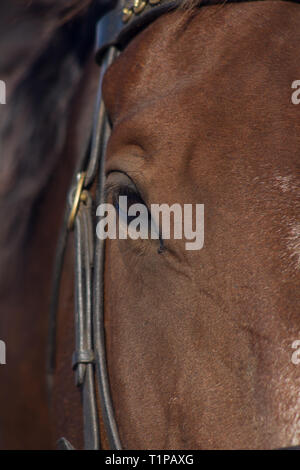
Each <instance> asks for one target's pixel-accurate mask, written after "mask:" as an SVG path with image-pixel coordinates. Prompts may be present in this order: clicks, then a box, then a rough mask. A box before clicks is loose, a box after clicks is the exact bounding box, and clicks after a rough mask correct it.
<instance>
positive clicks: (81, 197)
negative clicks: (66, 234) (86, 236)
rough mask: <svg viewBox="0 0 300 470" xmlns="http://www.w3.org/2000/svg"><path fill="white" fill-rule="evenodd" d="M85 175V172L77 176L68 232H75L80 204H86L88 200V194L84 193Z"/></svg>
mask: <svg viewBox="0 0 300 470" xmlns="http://www.w3.org/2000/svg"><path fill="white" fill-rule="evenodd" d="M85 175H86V173H85V172H84V171H83V172H82V173H78V175H77V186H76V188H75V194H74V198H73V204H72V207H71V211H70V215H69V219H68V230H73V228H74V222H75V218H76V214H77V211H78V208H79V204H80V202H85V201H86V200H87V194H86V193H85V192H84V191H83V188H84V180H85Z"/></svg>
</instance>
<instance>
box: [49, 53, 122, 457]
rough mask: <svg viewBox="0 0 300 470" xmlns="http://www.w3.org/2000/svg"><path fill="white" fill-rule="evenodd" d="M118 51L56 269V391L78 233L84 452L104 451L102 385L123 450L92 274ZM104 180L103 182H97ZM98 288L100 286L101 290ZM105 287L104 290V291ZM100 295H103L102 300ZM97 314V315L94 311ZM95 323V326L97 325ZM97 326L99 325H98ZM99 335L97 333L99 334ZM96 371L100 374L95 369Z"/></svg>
mask: <svg viewBox="0 0 300 470" xmlns="http://www.w3.org/2000/svg"><path fill="white" fill-rule="evenodd" d="M117 54H118V51H117V50H116V49H115V48H114V47H111V48H109V49H108V50H107V51H106V53H105V56H104V57H103V61H102V65H101V76H100V81H99V92H98V99H97V106H96V113H95V118H94V126H93V133H92V144H91V150H90V152H89V158H88V159H87V162H82V163H81V164H80V165H79V167H78V168H77V175H76V178H74V179H75V181H74V184H73V185H72V189H71V191H70V193H69V198H68V199H69V203H68V207H67V210H66V214H65V220H64V224H63V227H62V230H61V234H60V239H59V244H58V248H57V256H56V261H55V269H54V280H53V296H52V302H51V311H50V337H49V351H48V368H47V369H48V370H47V372H48V374H47V377H48V386H49V388H50V389H51V388H52V382H53V374H54V371H55V365H56V364H55V355H56V347H55V346H56V321H57V309H58V302H59V294H60V280H61V273H62V268H63V261H64V254H65V248H66V244H67V240H68V233H69V231H70V230H74V235H75V336H76V339H75V342H76V350H75V352H74V354H73V369H74V371H75V382H76V385H77V386H78V387H80V388H81V390H82V407H83V421H84V448H85V449H95V450H96V449H100V447H101V443H100V432H99V421H98V410H97V399H96V383H95V372H96V377H97V384H98V389H99V393H100V398H101V408H102V410H101V413H102V417H103V420H104V423H105V425H106V432H107V435H108V437H109V442H110V446H111V448H113V449H121V444H120V439H119V436H118V431H117V426H116V423H115V419H114V413H113V407H112V403H111V398H110V389H109V382H108V374H107V366H106V357H105V356H106V355H105V338H104V324H103V299H102V296H103V292H102V288H101V285H102V281H101V282H100V281H99V280H98V279H93V278H92V275H93V272H95V270H94V269H93V264H94V259H93V257H94V254H95V255H96V264H97V265H99V264H100V267H99V268H96V271H97V270H98V271H99V272H96V274H97V276H96V278H98V277H99V275H100V276H101V279H102V274H100V272H101V273H103V266H102V263H103V262H104V261H103V257H101V258H100V259H98V257H97V253H99V252H102V251H103V247H102V246H101V244H100V246H99V243H98V241H97V242H96V250H94V244H95V240H94V238H95V233H94V232H95V230H94V224H93V219H92V214H91V211H92V200H91V196H90V194H89V189H90V187H91V185H92V184H93V183H94V182H95V181H96V179H98V181H99V182H98V190H97V191H98V196H97V198H96V200H97V201H100V199H101V198H102V197H103V196H102V194H103V182H104V179H103V175H104V171H103V165H104V155H105V150H106V143H107V140H108V137H109V133H110V127H109V124H108V120H107V116H106V113H105V107H104V103H103V100H102V93H101V89H102V79H103V75H104V73H105V71H106V69H107V68H108V67H109V65H110V64H111V63H112V62H113V61H114V59H115V57H116V56H117ZM97 177H98V178H97ZM96 286H97V288H96ZM99 289H100V290H99ZM93 291H95V293H96V296H95V297H96V298H97V301H96V302H95V303H94V307H93V297H94V296H93ZM97 293H98V294H99V295H98V296H97ZM93 310H94V312H93ZM93 322H94V325H93ZM95 324H96V325H97V326H95ZM95 331H97V333H96V334H95V337H93V332H94V333H95ZM95 369H96V371H95ZM58 448H59V449H67V450H72V449H73V446H72V445H71V444H70V442H69V441H68V440H67V439H66V438H61V439H60V440H59V442H58Z"/></svg>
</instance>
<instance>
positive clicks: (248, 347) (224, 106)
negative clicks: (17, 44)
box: [0, 0, 300, 449]
mask: <svg viewBox="0 0 300 470" xmlns="http://www.w3.org/2000/svg"><path fill="white" fill-rule="evenodd" d="M115 7H116V2H111V4H109V2H108V4H106V5H105V8H104V9H103V10H111V9H112V11H113V13H114V14H115V10H114V8H115ZM122 7H124V5H122ZM99 13H100V16H102V15H104V14H105V12H104V11H100V12H99ZM119 13H121V15H122V22H123V26H122V28H123V29H121V30H120V32H119V35H118V39H117V42H114V41H113V42H110V41H109V46H110V48H109V49H108V52H105V50H104V49H103V47H102V46H103V45H102V44H101V47H100V48H98V51H97V60H98V61H99V62H100V65H101V67H100V69H102V75H101V82H100V89H101V90H100V97H101V98H102V101H101V100H99V99H98V104H97V106H96V113H95V123H96V124H94V131H93V133H92V139H91V128H92V127H93V126H92V122H91V116H92V108H93V105H94V104H95V101H96V98H95V96H96V87H97V83H98V70H97V66H95V65H94V64H93V63H92V60H90V61H87V62H85V63H84V65H83V66H82V67H83V68H82V70H83V71H82V73H81V80H80V85H81V86H80V87H79V90H80V91H79V92H78V90H77V92H78V95H76V96H75V95H73V96H72V98H73V103H72V104H73V107H72V109H71V112H70V116H72V119H70V120H69V123H68V125H69V128H68V132H67V131H66V132H65V135H64V139H62V140H63V144H64V145H61V147H60V149H61V150H62V151H61V153H60V157H61V158H59V157H58V156H57V157H56V162H58V163H57V165H56V167H55V171H52V173H51V170H49V169H48V177H49V173H50V174H51V178H50V179H48V180H47V183H48V185H47V187H46V185H45V182H44V183H43V184H44V187H43V198H42V199H40V200H39V211H38V209H37V207H36V206H35V207H33V209H34V210H35V215H36V216H35V221H34V222H35V223H34V224H33V223H32V221H30V224H29V227H30V232H29V233H30V235H31V238H30V248H27V256H26V259H27V260H30V266H27V267H26V270H27V272H29V273H31V275H30V276H29V278H28V280H30V281H31V282H30V285H29V283H28V282H29V281H26V284H27V285H26V294H27V299H28V304H27V305H30V308H32V305H34V306H35V307H34V312H35V317H33V318H35V319H36V318H39V321H40V322H41V323H43V322H44V323H43V328H42V331H41V329H39V328H36V329H35V331H34V332H33V331H32V333H31V330H30V328H28V317H27V318H26V316H25V315H24V308H23V312H22V314H23V315H22V321H24V331H25V326H26V331H28V332H29V333H30V337H31V339H33V338H35V339H36V338H37V336H38V335H39V338H40V341H42V340H41V337H42V338H43V340H44V342H45V341H46V339H45V338H46V330H47V328H46V326H45V317H46V315H42V316H43V318H42V319H40V317H41V312H44V313H45V311H46V310H45V308H44V307H45V306H46V305H47V304H49V303H50V300H51V297H52V303H53V305H54V308H53V311H54V312H55V317H54V319H55V321H54V322H53V312H52V316H51V319H52V322H51V330H50V331H51V335H50V339H51V341H50V346H51V347H50V359H51V361H50V363H51V370H50V372H51V374H50V375H48V386H49V388H51V408H50V409H51V414H52V418H49V417H48V418H47V419H48V421H51V420H52V426H49V428H52V437H51V439H50V440H52V442H54V441H56V440H58V439H60V438H61V437H63V439H61V440H60V443H61V445H63V446H64V448H78V449H80V448H83V447H87V448H89V445H90V443H91V441H93V446H94V447H95V448H99V447H100V444H99V442H98V441H99V436H100V438H101V441H102V448H104V449H105V448H108V446H109V445H110V446H112V447H113V448H121V447H122V448H125V449H273V448H283V447H290V446H298V445H299V438H300V437H299V433H300V428H299V426H300V422H299V411H298V410H299V373H298V369H297V361H293V360H292V355H293V353H294V349H293V347H294V346H293V345H294V344H295V341H297V340H298V339H299V333H300V332H299V312H298V308H299V291H300V290H299V281H300V276H299V265H300V252H299V233H300V232H299V209H300V191H299V189H300V182H299V178H300V172H299V156H298V148H299V136H300V133H299V122H300V121H299V109H300V107H297V105H295V104H294V102H293V99H292V95H293V93H294V88H293V86H294V85H293V84H294V83H295V81H296V80H298V79H299V74H300V70H299V65H298V64H297V61H296V60H295V57H297V43H298V40H299V39H300V38H299V36H300V30H299V22H300V8H299V5H298V4H297V2H291V1H276V0H275V1H264V0H263V1H252V2H243V1H241V2H240V1H232V2H230V1H227V2H226V3H224V4H223V3H221V2H218V1H217V0H215V1H205V2H196V1H185V2H171V3H169V2H164V1H163V0H162V1H161V2H154V1H149V2H135V3H134V4H133V5H132V4H131V3H128V4H127V3H126V5H125V8H123V12H120V11H119ZM92 16H93V15H92ZM105 17H106V16H104V18H105ZM77 26H78V25H77ZM124 31H125V32H124ZM100 32H101V29H100ZM100 36H101V34H100ZM116 49H117V51H116ZM111 51H113V52H112V53H111ZM89 59H91V57H90V56H89ZM105 60H106V63H105ZM105 69H106V70H105ZM103 72H105V74H103ZM73 91H74V90H73ZM101 103H102V104H101ZM103 105H104V106H105V110H106V116H105V117H104V118H103V119H100V121H99V116H100V115H101V116H102V117H103V109H104V108H103ZM101 113H102V114H101ZM84 123H85V124H84ZM86 123H88V125H87V124H86ZM99 125H100V128H99ZM97 126H98V127H97ZM108 133H110V136H108ZM98 137H101V142H100V141H99V139H98ZM82 142H84V143H85V145H82ZM80 143H81V147H80ZM47 144H48V141H47ZM100 144H101V145H100ZM100 147H101V151H99V148H100ZM93 149H94V153H93V152H92V150H93ZM94 154H95V155H96V157H97V158H98V166H97V171H96V172H95V173H94V174H93V178H91V179H90V181H88V182H87V175H88V174H89V171H88V170H89V164H90V162H91V155H94ZM99 154H101V155H102V154H104V155H105V159H104V160H103V161H102V160H101V159H100V160H99ZM62 155H63V157H62ZM101 155H100V156H101ZM78 162H80V163H78ZM94 163H95V162H94ZM52 165H53V164H52ZM78 168H80V170H82V169H84V171H81V172H79V177H78V178H77V179H76V177H74V178H73V180H72V190H71V192H69V193H68V186H69V184H70V180H71V173H72V172H75V174H78ZM51 169H53V166H51ZM86 170H87V172H86ZM83 189H84V190H83ZM67 194H68V196H67ZM124 195H125V196H126V195H127V196H130V204H132V205H133V204H135V203H140V202H143V203H144V204H145V206H146V207H147V208H150V206H151V205H152V204H161V203H166V204H168V205H169V206H172V205H173V204H180V205H181V206H183V205H184V204H191V203H201V204H204V208H205V221H204V233H205V241H204V246H203V248H202V249H201V250H193V251H188V250H186V247H185V240H183V239H175V238H172V237H171V238H170V239H162V240H161V239H160V240H157V239H146V240H144V239H138V240H133V239H121V238H117V239H107V240H105V244H104V243H103V241H101V242H100V241H98V240H97V239H96V236H95V232H94V229H95V220H96V217H95V216H96V206H97V204H98V203H99V202H102V201H106V202H108V203H109V202H111V203H112V204H115V201H116V200H117V199H118V198H119V197H120V196H124ZM66 198H67V200H68V205H67V209H66V214H65V218H64V222H63V207H64V199H66ZM91 201H93V204H91ZM86 208H88V210H89V211H90V212H89V214H90V215H89V216H87V215H86V214H87V212H85V211H86V210H87V209H86ZM70 214H71V215H72V217H71V216H70ZM149 215H150V217H151V213H150V211H149ZM89 217H91V218H89ZM49 219H50V220H49ZM91 222H92V233H93V236H94V238H95V240H94V243H95V244H96V248H95V250H94V249H93V250H90V249H91V246H90V245H89V243H92V248H94V247H93V242H90V238H91V237H90V233H88V236H87V237H85V236H84V235H82V238H81V235H80V233H81V232H82V233H83V234H84V230H85V228H86V227H89V226H90V225H89V224H90V223H91ZM126 223H128V221H127V222H126ZM62 225H63V227H66V229H67V232H66V233H67V234H68V238H67V239H66V237H65V234H66V233H65V231H64V230H63V231H62V234H63V242H64V243H63V245H64V246H63V250H59V251H58V253H59V256H58V257H57V259H58V265H59V266H58V268H61V273H60V276H58V277H56V276H55V281H57V282H56V287H60V289H59V292H58V290H57V289H56V293H55V295H54V297H53V294H52V293H51V287H50V285H51V282H50V274H49V273H50V271H51V270H50V268H49V266H50V264H51V263H50V261H51V259H52V258H53V257H54V254H55V242H56V241H57V239H58V230H59V227H60V226H62ZM74 225H75V229H74ZM74 230H75V232H74ZM80 230H81V231H80ZM87 232H89V231H88V229H87ZM27 240H28V230H27ZM80 242H82V243H83V244H86V248H87V249H86V250H83V252H84V253H83V255H82V249H78V246H79V248H80ZM84 246H85V245H84ZM74 250H75V251H76V256H75V261H74ZM63 251H64V257H62V256H60V255H62V252H63ZM90 251H92V252H93V253H94V252H95V253H96V254H95V258H94V262H93V261H90V262H91V265H89V266H88V268H84V265H83V264H84V263H85V262H86V261H87V259H90ZM41 253H42V254H43V259H42V261H43V262H42V263H41V261H39V260H40V258H41ZM79 262H82V263H83V264H82V263H81V264H78V263H79ZM74 265H76V266H75V267H74ZM79 267H81V268H82V269H78V268H79ZM84 269H85V270H84ZM59 270H60V269H59ZM74 270H75V276H74ZM82 272H83V273H84V276H83V279H84V282H86V283H87V284H88V285H90V281H91V280H90V276H92V279H93V283H94V284H93V288H92V289H91V291H92V294H93V295H92V301H93V307H91V305H90V302H91V298H90V297H89V295H87V294H89V289H88V290H87V292H86V291H84V290H83V291H81V290H80V289H79V287H80V286H81V284H82V282H81V280H82V279H81V275H82ZM42 274H43V275H42ZM74 278H75V279H74ZM33 279H34V283H33V282H32V280H33ZM78 279H79V281H78ZM74 282H75V289H74ZM28 286H29V287H28ZM33 286H34V287H33ZM12 296H13V290H12ZM81 297H84V298H85V297H86V298H87V305H88V307H87V308H86V311H85V314H86V315H87V320H86V319H85V320H86V321H88V322H90V321H91V318H90V315H92V316H94V317H96V321H94V323H93V328H91V330H93V331H92V332H93V337H92V338H91V337H90V333H91V331H90V329H87V331H86V330H85V328H83V330H84V331H83V333H84V334H87V333H88V334H87V336H88V338H85V341H87V345H86V344H85V348H82V347H81V343H80V341H81V339H82V337H81V333H82V331H81V329H82V328H81V327H80V326H78V325H79V324H80V325H81V323H80V322H82V320H83V317H82V311H81V310H82V308H81V306H80V305H81V303H80V302H81ZM53 299H54V300H53ZM85 300H86V299H85ZM74 303H75V305H76V308H75V322H74ZM19 305H20V303H19ZM41 307H42V308H41ZM27 308H28V307H27ZM98 310H99V311H98ZM15 315H16V314H15ZM19 315H20V314H19ZM97 315H98V316H97ZM101 315H102V317H101ZM6 316H7V315H5V317H6ZM99 318H100V320H102V323H101V328H102V329H101V331H100V330H98V327H99V325H100V322H98V320H99ZM94 320H95V318H94ZM11 322H13V319H12V320H11ZM8 324H9V321H8ZM4 325H5V323H4ZM2 331H4V330H3V329H2V328H1V334H2ZM14 333H15V332H14ZM10 336H11V338H13V333H12V332H11V335H10ZM3 339H5V338H3ZM79 340H80V341H79ZM78 341H79V343H80V344H79V346H78V344H77V343H78ZM101 341H102V343H101ZM98 342H99V343H101V344H100V346H98ZM31 347H32V348H33V343H32V346H31ZM7 348H8V349H9V342H8V341H7ZM76 348H77V350H76V354H75V356H74V360H73V368H74V370H75V374H76V375H75V377H76V383H77V385H79V386H77V387H76V386H75V385H74V377H73V371H72V367H71V364H70V363H71V356H72V352H73V351H74V349H76ZM33 349H34V352H33V354H37V355H38V354H39V352H40V351H41V350H44V349H45V343H44V347H42V348H39V347H35V348H33ZM23 350H24V349H23ZM99 351H100V353H101V354H100V355H99V354H98V353H99ZM94 353H95V354H94ZM27 357H29V356H27ZM39 360H40V357H39ZM24 364H26V361H25V362H24V363H23V367H24V368H25V373H26V367H25V366H24ZM8 366H9V355H8V364H7V365H6V366H5V367H6V368H7V369H6V370H9V369H8ZM42 369H43V368H41V369H40V370H39V372H45V371H44V370H42ZM10 373H11V372H10ZM34 373H35V374H37V373H38V372H37V370H36V369H35V371H34ZM41 376H42V374H41ZM35 377H36V376H35ZM97 379H98V380H97ZM18 380H19V383H23V384H25V383H26V380H28V378H27V377H24V376H23V377H18ZM38 380H40V382H39V384H41V383H43V382H42V378H39V379H38ZM30 385H31V386H32V384H28V383H27V385H26V386H27V387H28V390H31V389H30ZM44 387H45V384H44ZM7 390H10V388H9V387H8V388H6V391H7ZM1 393H3V392H2V390H1ZM14 393H15V392H14ZM28 393H29V392H28ZM31 393H32V392H31ZM44 395H45V393H44V394H43V406H44V407H45V397H44ZM14 396H16V395H14ZM24 398H26V397H24ZM37 405H38V404H37ZM35 409H38V406H36V408H35ZM44 409H46V408H44ZM82 411H83V413H82ZM15 419H17V418H15ZM21 419H22V416H19V420H20V421H19V422H21ZM48 421H47V422H46V424H48ZM0 422H1V430H2V433H3V427H2V423H3V411H2V412H1V421H0ZM41 424H42V423H38V424H37V426H36V428H35V433H37V431H38V428H39V426H41ZM43 426H45V421H43ZM95 430H96V432H95ZM1 439H2V435H1ZM11 439H13V436H11ZM31 439H32V440H31V443H32V442H34V433H32V436H31ZM87 441H88V445H87ZM20 442H21V441H20ZM8 445H10V446H12V444H8ZM23 445H24V444H23ZM31 445H32V444H31ZM53 445H54V444H53Z"/></svg>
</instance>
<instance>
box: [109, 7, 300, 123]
mask: <svg viewBox="0 0 300 470" xmlns="http://www.w3.org/2000/svg"><path fill="white" fill-rule="evenodd" d="M258 3H259V4H258ZM280 3H281V2H278V3H277V2H254V3H252V2H251V3H249V4H245V3H243V4H228V5H226V6H225V7H223V8H220V5H218V6H216V7H214V6H210V7H203V8H202V9H200V10H199V11H198V12H197V13H196V14H191V13H190V14H189V15H187V14H183V13H182V12H172V13H169V14H166V15H163V16H162V17H160V18H159V19H157V20H156V21H155V22H154V23H153V24H151V25H150V26H149V27H148V28H146V30H144V31H143V32H141V33H140V34H139V35H138V36H137V37H136V38H135V39H134V40H133V41H132V42H131V43H130V44H129V46H127V48H126V49H125V51H124V52H122V53H121V55H120V57H119V58H118V59H117V61H116V62H115V63H114V64H113V65H112V66H111V67H110V69H109V71H108V72H107V73H106V76H105V78H104V84H103V91H104V99H105V102H106V105H107V108H108V110H109V113H110V114H111V117H112V119H114V117H115V116H117V117H118V116H119V115H120V114H122V113H123V112H124V109H125V110H126V112H127V111H128V110H130V108H131V107H134V106H136V105H140V104H142V103H143V102H147V100H149V101H151V100H153V99H154V97H159V96H160V95H166V94H168V93H169V92H170V90H172V89H175V87H177V89H178V88H179V87H180V85H181V84H182V85H183V86H186V84H187V82H188V81H190V82H192V79H193V78H194V81H195V82H196V81H198V83H199V84H201V86H202V85H203V84H205V86H206V87H207V88H208V89H209V90H211V92H212V93H213V92H214V91H213V90H214V89H215V88H216V81H218V82H219V83H220V81H223V80H225V82H226V77H227V78H228V80H229V81H230V83H227V85H228V87H229V88H231V89H232V88H239V83H240V81H241V80H242V81H243V82H245V83H246V82H248V81H251V80H252V81H253V80H254V79H255V78H254V75H255V76H257V77H258V79H259V80H266V73H268V77H269V78H270V75H271V74H272V72H275V73H276V74H277V77H276V78H277V79H278V74H281V76H284V75H286V67H287V61H288V60H289V58H291V56H293V51H294V53H296V52H297V51H296V44H297V42H298V41H297V40H298V39H299V40H300V33H298V34H297V31H300V30H299V28H298V25H297V22H296V21H295V19H294V16H297V19H299V13H300V12H299V7H298V10H295V7H297V6H296V5H293V4H291V5H288V4H285V5H284V6H282V5H280ZM296 13H297V14H296ZM282 17H283V18H285V20H286V21H282ZM279 20H280V25H279V26H280V28H279V29H280V32H281V33H282V38H281V39H278V38H277V35H274V24H275V26H276V27H277V26H278V21H279ZM288 21H290V22H288ZM287 24H288V25H289V26H288V27H287V26H286V25H287ZM224 25H226V27H225V26H224ZM237 37H239V38H240V41H237ZM273 56H274V57H273ZM277 56H278V57H277ZM279 56H280V57H279ZM281 59H282V60H283V61H284V62H285V66H284V67H283V68H281V72H280V71H278V67H276V63H277V62H278V61H280V60H281ZM289 62H290V64H288V65H290V67H291V69H293V67H295V61H292V60H290V61H289ZM265 63H268V64H269V65H270V67H269V69H270V70H269V71H267V72H266V70H267V69H268V67H266V66H265ZM249 64H255V67H252V66H251V67H249ZM293 64H294V66H293ZM272 68H273V70H272ZM274 68H276V70H274ZM247 72H248V75H247ZM279 79H281V77H279Z"/></svg>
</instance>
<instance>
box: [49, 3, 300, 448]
mask: <svg viewBox="0 0 300 470" xmlns="http://www.w3.org/2000/svg"><path fill="white" fill-rule="evenodd" d="M228 1H232V2H233V1H239V0H228ZM112 3H113V5H112V7H113V10H111V11H110V12H109V13H107V14H106V15H105V16H104V17H103V18H102V19H101V20H100V21H99V23H98V26H97V41H96V43H97V48H96V60H97V62H98V64H99V65H100V66H101V72H100V80H99V91H98V96H97V103H96V108H95V116H94V123H93V129H92V136H91V142H90V146H89V148H88V151H87V153H86V155H84V157H83V158H82V161H80V162H79V164H78V167H77V169H76V175H75V177H74V182H73V184H72V187H71V190H70V192H69V197H68V201H67V207H66V211H65V217H64V222H63V226H62V229H61V233H60V237H59V242H58V247H57V252H56V259H55V267H54V278H53V279H54V280H53V296H52V300H51V309H50V329H49V351H48V376H47V378H48V386H49V389H50V390H51V388H52V381H53V375H54V372H55V366H56V364H55V358H56V323H57V318H56V317H57V309H58V302H59V293H60V280H61V273H62V269H63V262H64V253H65V249H66V244H67V239H68V233H69V232H70V231H71V230H74V236H75V344H76V349H75V352H74V354H73V361H72V367H73V370H74V372H75V381H76V385H77V386H78V387H80V388H81V391H82V407H83V427H84V448H85V449H95V450H96V449H100V448H101V442H100V429H99V413H101V416H102V419H103V422H104V426H105V433H106V436H107V439H108V442H109V446H110V448H111V449H114V450H121V449H122V446H121V441H120V437H119V433H118V427H117V424H116V421H115V417H114V410H113V405H112V399H111V392H110V385H109V379H108V371H107V361H106V346H105V329H104V263H105V246H104V240H100V239H98V238H97V237H95V233H96V229H95V221H94V217H93V215H92V214H93V212H95V211H94V209H95V203H97V205H98V204H101V203H102V202H104V192H103V188H104V179H105V176H104V162H105V151H106V145H107V141H108V138H109V135H110V124H109V120H108V117H107V114H106V111H105V105H104V102H103V99H102V91H101V90H102V80H103V76H104V74H105V72H106V70H107V68H108V67H109V66H110V65H111V64H112V63H113V61H114V60H115V59H116V57H117V56H118V55H119V53H121V52H122V51H123V49H124V48H125V47H126V46H127V44H128V43H129V42H130V40H131V39H132V38H134V37H135V36H136V35H137V34H138V33H139V32H141V31H142V30H143V29H144V28H145V27H146V26H147V25H149V24H150V23H151V22H153V21H154V20H155V19H156V18H158V17H160V16H161V15H163V14H164V13H167V12H169V11H171V10H174V9H176V8H178V7H179V5H180V3H181V1H180V0H177V1H169V0H129V1H128V0H115V1H113V2H112ZM207 3H214V2H213V1H211V0H210V1H209V0H206V1H202V2H201V6H203V5H205V4H207ZM94 193H96V194H95V196H94V198H93V197H92V194H93V195H94ZM98 396H99V401H100V405H101V410H98V406H97V397H98ZM58 448H59V449H66V450H72V449H73V446H72V445H71V444H70V442H69V441H68V440H67V439H66V438H61V439H60V440H59V442H58ZM298 449H300V448H299V447H298Z"/></svg>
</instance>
